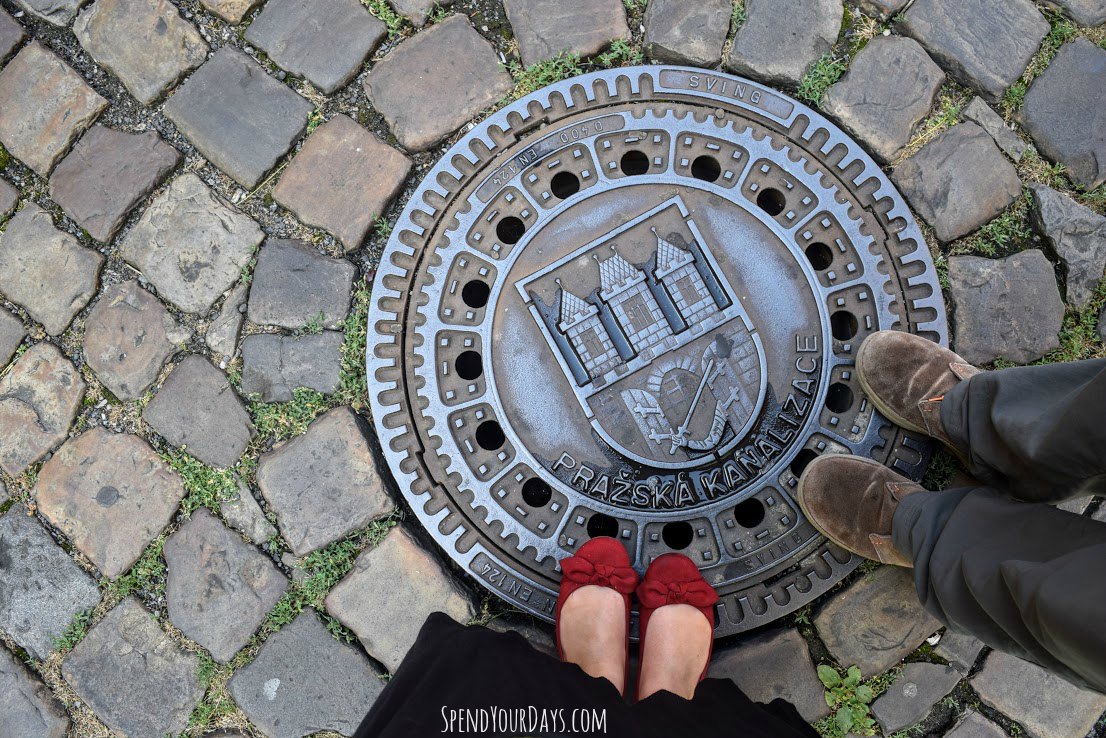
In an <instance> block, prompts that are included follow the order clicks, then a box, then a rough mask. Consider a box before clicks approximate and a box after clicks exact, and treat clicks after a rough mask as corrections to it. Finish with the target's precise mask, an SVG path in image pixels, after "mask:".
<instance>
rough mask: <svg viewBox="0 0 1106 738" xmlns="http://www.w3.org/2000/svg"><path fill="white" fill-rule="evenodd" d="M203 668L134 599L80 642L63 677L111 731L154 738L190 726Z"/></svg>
mask: <svg viewBox="0 0 1106 738" xmlns="http://www.w3.org/2000/svg"><path fill="white" fill-rule="evenodd" d="M199 668H200V659H199V658H198V657H196V656H195V655H193V654H190V653H185V652H184V651H182V650H181V649H180V647H178V646H177V645H176V644H175V643H173V641H172V640H171V639H170V638H169V636H168V635H166V634H165V633H164V632H163V631H162V630H161V628H160V626H158V623H157V621H156V620H154V618H153V616H152V615H150V613H148V612H146V610H144V609H143V608H142V606H141V605H139V604H138V601H137V600H135V599H134V598H133V597H128V598H126V599H125V600H123V601H122V602H120V603H119V605H117V606H116V607H115V609H114V610H112V611H111V612H109V613H108V614H107V615H106V616H105V617H104V619H103V620H101V621H100V622H99V623H98V624H97V625H96V626H95V627H94V628H93V629H92V630H91V631H90V632H89V634H88V636H87V637H86V638H85V639H84V640H83V641H81V642H80V643H78V644H77V647H76V648H74V649H73V651H72V653H70V654H69V656H68V657H66V659H65V661H63V662H62V666H61V673H62V676H63V677H65V680H66V681H67V682H69V684H70V685H71V686H72V687H73V689H74V690H75V691H76V692H77V694H78V695H79V696H80V698H81V699H82V700H84V701H85V702H86V703H87V704H88V706H89V707H91V708H92V710H93V712H95V713H96V716H97V717H99V718H100V719H101V720H103V721H104V723H105V724H107V726H108V727H109V728H111V729H112V730H114V731H117V732H118V733H121V734H122V735H124V736H126V738H150V737H151V736H164V735H166V734H167V733H168V734H172V735H176V734H177V733H180V732H181V731H182V730H184V729H185V728H186V727H187V726H188V719H189V716H190V715H191V714H192V710H193V709H195V707H196V705H197V704H198V703H199V701H200V698H201V697H203V693H204V689H203V687H202V686H201V685H200V681H199V677H198V676H197V672H198V671H199ZM123 685H125V688H122V687H123Z"/></svg>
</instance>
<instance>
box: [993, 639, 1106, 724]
mask: <svg viewBox="0 0 1106 738" xmlns="http://www.w3.org/2000/svg"><path fill="white" fill-rule="evenodd" d="M972 686H973V687H975V690H976V691H977V692H979V698H980V700H982V702H983V704H985V705H987V706H988V707H992V708H994V709H996V710H998V711H999V712H1002V713H1005V714H1006V715H1008V716H1009V717H1010V718H1012V719H1013V720H1016V721H1017V722H1019V723H1021V724H1022V725H1024V726H1025V728H1026V730H1027V731H1028V732H1029V734H1030V736H1033V738H1084V736H1086V735H1087V734H1088V733H1089V732H1090V730H1091V728H1092V727H1094V724H1095V723H1096V722H1097V721H1098V717H1099V715H1101V714H1102V712H1103V711H1104V710H1106V695H1103V694H1099V693H1098V692H1092V691H1090V690H1088V689H1080V688H1079V687H1076V686H1075V685H1073V684H1071V683H1069V682H1066V681H1064V680H1063V679H1061V678H1060V677H1059V676H1057V675H1055V674H1053V673H1052V672H1050V671H1047V670H1045V669H1042V668H1041V667H1039V666H1037V665H1036V664H1031V663H1029V662H1028V661H1023V660H1022V659H1019V658H1017V657H1016V656H1011V655H1009V654H1006V653H1002V652H1001V651H995V652H993V653H992V654H991V655H990V656H988V657H987V660H986V661H985V662H984V664H983V669H982V670H981V671H980V672H979V673H978V674H976V675H975V677H974V678H973V679H972Z"/></svg>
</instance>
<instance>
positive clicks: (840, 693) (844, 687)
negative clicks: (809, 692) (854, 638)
mask: <svg viewBox="0 0 1106 738" xmlns="http://www.w3.org/2000/svg"><path fill="white" fill-rule="evenodd" d="M818 679H819V681H821V682H822V685H823V686H825V688H826V704H827V705H829V707H830V709H832V710H833V711H834V712H833V714H831V715H830V716H829V717H826V718H823V720H822V721H820V724H819V725H816V726H815V728H816V729H818V731H819V732H820V733H821V734H822V735H823V736H826V737H827V738H838V736H844V735H846V734H848V733H853V734H855V735H862V736H869V735H875V732H876V731H875V728H876V721H875V720H873V719H872V715H871V712H870V710H869V708H868V706H869V705H870V704H871V703H872V700H873V699H875V692H874V691H873V690H872V688H871V687H869V686H868V685H867V684H861V683H860V680H861V674H860V668H859V667H856V666H850V667H849V668H848V669H847V670H846V672H845V673H844V674H841V673H840V672H839V671H837V669H834V668H833V667H832V666H827V665H826V664H822V665H821V666H819V667H818ZM821 723H825V725H824V726H821Z"/></svg>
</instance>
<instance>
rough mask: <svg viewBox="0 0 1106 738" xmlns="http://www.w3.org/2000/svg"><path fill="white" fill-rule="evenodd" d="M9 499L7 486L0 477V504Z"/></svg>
mask: <svg viewBox="0 0 1106 738" xmlns="http://www.w3.org/2000/svg"><path fill="white" fill-rule="evenodd" d="M9 499H10V497H9V496H8V487H7V485H6V484H4V480H2V479H0V505H3V504H4V503H5V502H7V501H8V500H9Z"/></svg>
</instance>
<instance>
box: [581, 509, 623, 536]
mask: <svg viewBox="0 0 1106 738" xmlns="http://www.w3.org/2000/svg"><path fill="white" fill-rule="evenodd" d="M588 535H589V536H591V537H592V538H599V537H600V536H608V537H610V538H614V537H615V536H617V535H618V521H617V520H615V519H614V518H612V517H611V516H610V515H604V514H603V513H594V514H593V515H592V516H591V517H590V518H589V519H588Z"/></svg>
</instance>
